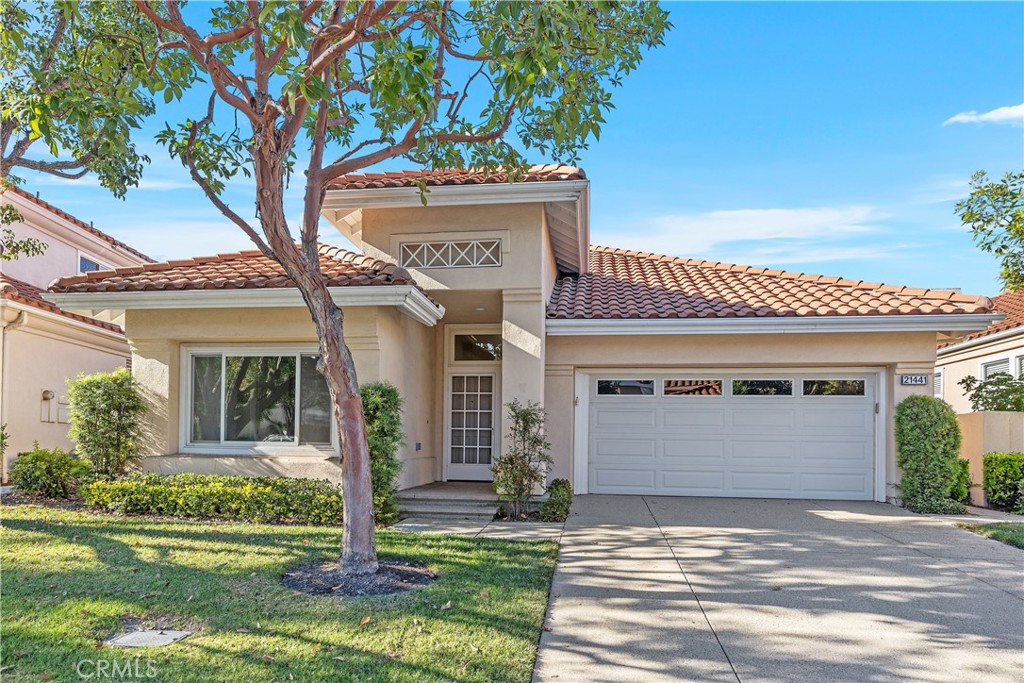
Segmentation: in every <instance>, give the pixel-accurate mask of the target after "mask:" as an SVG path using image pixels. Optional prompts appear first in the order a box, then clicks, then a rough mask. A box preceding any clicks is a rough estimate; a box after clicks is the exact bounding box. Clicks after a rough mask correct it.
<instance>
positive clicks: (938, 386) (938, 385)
mask: <svg viewBox="0 0 1024 683" xmlns="http://www.w3.org/2000/svg"><path fill="white" fill-rule="evenodd" d="M944 375H945V373H944V372H943V371H942V369H941V368H936V370H935V372H934V373H933V374H932V396H934V397H935V398H937V399H939V400H940V401H941V400H944V399H943V392H944V391H945V388H946V378H945V376H944Z"/></svg>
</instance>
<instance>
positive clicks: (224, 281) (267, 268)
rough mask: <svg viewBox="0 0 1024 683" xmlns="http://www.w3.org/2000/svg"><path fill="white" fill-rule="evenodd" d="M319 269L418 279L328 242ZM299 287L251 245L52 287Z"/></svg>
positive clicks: (343, 277)
mask: <svg viewBox="0 0 1024 683" xmlns="http://www.w3.org/2000/svg"><path fill="white" fill-rule="evenodd" d="M320 268H321V270H322V271H323V273H324V275H325V276H326V278H327V284H328V286H330V287H355V286H365V285H414V284H415V282H413V279H412V276H411V275H410V274H409V271H407V270H406V269H405V268H401V267H399V266H397V265H395V264H393V263H385V262H384V261H380V260H378V259H375V258H370V257H369V256H363V255H362V254H356V253H353V252H351V251H347V250H345V249H341V248H340V247H333V246H330V245H327V244H321V245H320ZM294 286H295V285H294V284H293V283H292V281H291V279H290V278H289V277H288V276H287V275H285V274H284V269H283V268H282V267H281V265H280V264H278V263H277V262H276V261H274V260H273V259H270V258H268V257H267V256H264V255H263V253H262V252H260V251H259V250H256V249H252V250H249V251H239V252H236V253H233V254H218V255H217V256H200V257H197V258H191V259H183V260H178V261H167V262H166V263H152V264H146V265H144V266H136V267H133V268H117V269H115V270H101V271H96V272H93V273H86V274H84V275H76V276H73V277H65V278H60V279H59V280H56V281H55V282H54V283H53V284H51V285H50V291H51V292H61V293H68V292H143V291H146V292H150V291H160V290H168V291H175V290H189V289H275V288H281V287H294Z"/></svg>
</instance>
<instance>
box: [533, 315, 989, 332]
mask: <svg viewBox="0 0 1024 683" xmlns="http://www.w3.org/2000/svg"><path fill="white" fill-rule="evenodd" d="M1001 318H1002V316H1001V315H1000V314H936V315H900V316H895V315H894V316H856V317H854V316H822V317H816V318H724V319H672V320H664V319H662V320H647V319H633V318H630V319H624V320H593V319H588V320H578V319H550V320H548V321H547V334H548V335H550V336H605V335H657V334H796V333H808V332H946V331H958V332H960V331H977V330H983V329H985V328H986V327H988V326H989V325H990V324H992V323H993V322H995V321H996V320H1000V319H1001Z"/></svg>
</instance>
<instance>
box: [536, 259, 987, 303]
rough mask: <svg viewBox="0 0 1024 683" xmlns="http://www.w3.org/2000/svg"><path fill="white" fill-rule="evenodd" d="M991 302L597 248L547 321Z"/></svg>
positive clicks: (561, 290)
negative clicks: (588, 266)
mask: <svg viewBox="0 0 1024 683" xmlns="http://www.w3.org/2000/svg"><path fill="white" fill-rule="evenodd" d="M991 307H992V302H991V301H989V299H987V298H986V297H977V296H967V295H964V294H958V293H956V292H952V291H946V290H932V289H912V288H910V287H899V286H892V285H883V284H879V283H874V282H862V281H858V280H844V279H842V278H838V277H825V276H821V275H804V274H797V273H789V272H785V271H780V270H769V269H766V268H750V267H747V266H736V265H730V264H725V263H716V262H712V261H695V260H690V259H682V258H676V257H672V256H662V255H659V254H648V253H643V252H636V251H627V250H625V249H609V248H607V247H591V249H590V272H588V273H585V274H583V275H580V276H577V275H570V276H566V277H563V278H562V279H560V280H559V281H558V282H557V283H556V285H555V288H554V291H553V292H552V294H551V300H550V302H549V303H548V309H547V316H548V318H563V319H566V318H580V319H587V318H592V319H615V318H744V317H792V316H846V315H849V316H854V315H921V314H942V313H987V312H989V311H990V310H991Z"/></svg>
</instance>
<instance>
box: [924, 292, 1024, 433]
mask: <svg viewBox="0 0 1024 683" xmlns="http://www.w3.org/2000/svg"><path fill="white" fill-rule="evenodd" d="M992 307H993V310H994V311H996V312H998V313H1002V314H1003V315H1005V316H1006V317H1005V318H1003V319H1002V320H997V321H996V322H993V323H992V324H991V325H989V326H988V327H986V328H985V329H984V330H980V331H978V332H974V333H971V334H969V335H966V336H964V337H962V338H961V339H959V340H953V341H944V342H941V343H940V344H939V349H938V357H937V359H936V361H935V395H936V396H938V397H939V398H941V399H942V400H944V401H945V402H946V403H948V404H950V405H951V406H953V410H955V411H956V412H957V413H961V414H962V413H969V412H971V404H970V402H969V401H968V400H967V396H966V394H965V393H964V390H963V387H961V386H960V380H962V379H963V378H964V377H967V376H969V375H970V376H973V377H977V378H978V379H987V378H989V377H991V376H992V375H994V374H996V373H997V372H1005V373H1009V374H1011V375H1013V376H1014V377H1017V378H1020V377H1024V292H1003V293H1002V294H1000V295H999V296H996V297H993V298H992Z"/></svg>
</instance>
